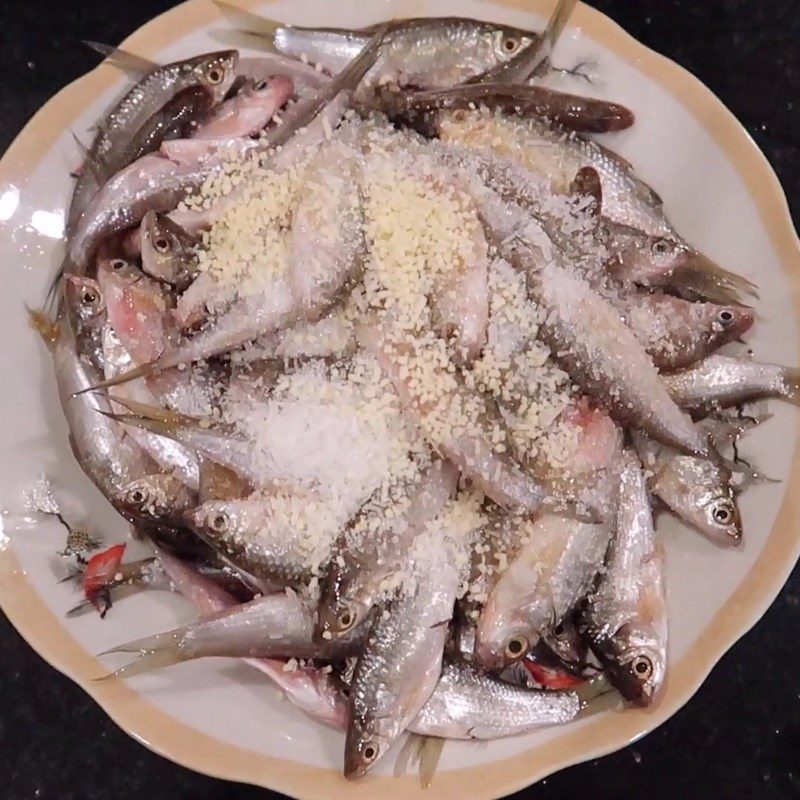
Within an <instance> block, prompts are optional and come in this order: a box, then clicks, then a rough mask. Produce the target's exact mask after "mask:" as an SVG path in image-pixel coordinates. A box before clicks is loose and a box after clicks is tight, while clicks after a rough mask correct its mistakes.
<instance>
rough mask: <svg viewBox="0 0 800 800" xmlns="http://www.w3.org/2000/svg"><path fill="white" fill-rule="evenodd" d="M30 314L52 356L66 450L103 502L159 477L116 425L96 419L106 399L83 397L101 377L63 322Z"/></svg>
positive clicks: (105, 408) (93, 394)
mask: <svg viewBox="0 0 800 800" xmlns="http://www.w3.org/2000/svg"><path fill="white" fill-rule="evenodd" d="M29 314H30V318H31V324H32V325H33V327H34V328H35V329H36V330H37V331H38V332H39V334H40V335H41V336H42V338H43V339H44V341H45V344H46V345H47V347H48V349H49V350H50V355H51V357H52V359H53V369H54V372H55V376H56V386H57V388H58V396H59V399H60V401H61V408H62V410H63V411H64V416H65V417H66V420H67V425H68V426H69V431H70V446H71V447H72V452H73V454H74V456H75V458H76V460H77V461H78V463H79V464H80V465H81V468H82V469H83V471H84V472H85V473H86V474H87V475H88V476H89V478H90V479H91V480H92V481H93V482H94V484H95V485H96V486H97V488H98V489H100V491H101V492H102V493H103V494H104V495H106V497H112V496H113V495H114V494H115V493H116V492H117V491H119V490H120V489H122V488H123V487H125V486H127V485H128V484H129V483H130V482H131V481H133V480H135V479H137V478H141V477H144V476H145V475H151V474H153V473H155V472H158V471H159V470H158V466H157V465H156V464H155V462H154V461H153V460H152V459H151V458H150V457H149V456H148V455H147V454H146V453H145V452H144V451H143V450H142V449H141V448H140V447H139V446H138V445H136V444H135V443H134V442H133V441H132V440H131V438H130V437H129V436H128V435H127V434H126V433H125V430H124V429H123V428H122V427H121V426H120V425H119V424H117V423H116V422H114V421H113V420H111V419H108V418H107V417H106V416H104V414H103V413H98V412H106V413H108V412H110V407H109V402H108V398H107V397H106V396H105V395H103V394H99V393H97V392H91V393H88V394H87V393H81V392H85V390H86V389H88V388H89V387H90V386H91V385H92V384H93V383H94V382H96V381H97V379H98V378H99V374H98V372H97V371H96V370H95V368H94V367H92V365H91V364H89V363H87V361H85V360H83V359H81V358H80V357H79V356H78V352H77V345H76V343H75V338H74V335H73V333H72V329H71V326H70V324H69V322H68V320H67V318H66V316H65V317H61V318H60V319H58V320H57V321H56V322H55V323H52V322H50V321H49V320H48V319H47V318H46V317H45V316H44V315H43V314H41V313H40V312H34V311H31V312H29ZM78 393H81V394H78ZM76 394H77V395H78V396H76Z"/></svg>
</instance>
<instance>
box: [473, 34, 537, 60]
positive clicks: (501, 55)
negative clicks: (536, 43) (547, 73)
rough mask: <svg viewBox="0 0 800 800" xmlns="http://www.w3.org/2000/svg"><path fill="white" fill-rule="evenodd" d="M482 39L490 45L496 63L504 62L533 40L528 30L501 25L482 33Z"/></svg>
mask: <svg viewBox="0 0 800 800" xmlns="http://www.w3.org/2000/svg"><path fill="white" fill-rule="evenodd" d="M484 41H485V42H486V43H487V44H488V45H489V47H491V52H492V55H493V56H494V58H495V59H496V61H497V63H498V64H505V63H506V62H508V61H511V59H512V58H514V56H515V55H517V53H519V52H520V51H521V50H524V49H525V48H526V47H527V46H528V45H529V44H530V43H531V42H532V41H533V37H532V36H531V34H530V33H529V32H528V31H523V30H520V29H519V28H511V27H506V26H502V27H500V28H496V29H494V30H491V31H487V32H486V33H484Z"/></svg>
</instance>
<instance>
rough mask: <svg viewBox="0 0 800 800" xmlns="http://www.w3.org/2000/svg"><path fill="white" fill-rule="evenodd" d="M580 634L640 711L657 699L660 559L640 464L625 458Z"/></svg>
mask: <svg viewBox="0 0 800 800" xmlns="http://www.w3.org/2000/svg"><path fill="white" fill-rule="evenodd" d="M580 625H581V628H582V630H583V632H584V634H585V635H586V636H587V637H588V639H589V641H590V643H591V646H592V649H593V650H594V651H595V653H596V654H597V656H598V658H600V660H601V662H602V663H603V665H604V666H605V668H606V670H607V673H608V677H609V680H610V681H611V682H612V683H613V684H614V686H615V687H616V688H617V689H618V690H619V691H620V693H621V694H622V695H623V697H625V699H626V700H629V701H630V702H632V703H635V704H636V705H640V706H648V705H650V704H652V703H653V702H654V701H655V700H656V699H657V697H658V696H659V694H660V692H661V690H662V688H663V685H664V679H665V676H666V670H667V609H666V600H665V586H664V556H663V552H662V550H661V548H660V546H659V544H658V543H657V541H656V537H655V531H654V529H653V517H652V513H651V511H650V500H649V496H648V492H647V487H646V485H645V479H644V473H643V471H642V468H641V464H640V463H639V459H638V458H637V457H636V455H635V453H633V452H632V451H630V450H629V451H627V452H626V455H625V466H624V467H623V470H622V474H621V479H620V491H619V504H618V512H617V520H616V532H615V535H614V537H613V538H612V542H611V547H610V549H609V554H608V558H607V561H606V568H605V571H604V572H603V573H601V576H600V578H599V580H598V585H597V589H596V591H595V592H594V594H592V595H590V597H589V599H588V601H587V603H586V606H585V608H584V609H583V610H582V612H581V622H580Z"/></svg>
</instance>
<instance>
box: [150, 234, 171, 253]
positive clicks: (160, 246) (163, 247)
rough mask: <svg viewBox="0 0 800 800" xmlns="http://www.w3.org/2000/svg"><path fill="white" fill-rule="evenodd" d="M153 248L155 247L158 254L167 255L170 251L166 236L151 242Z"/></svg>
mask: <svg viewBox="0 0 800 800" xmlns="http://www.w3.org/2000/svg"><path fill="white" fill-rule="evenodd" d="M153 247H155V249H156V250H158V252H159V253H168V252H169V251H170V250H171V249H172V247H171V245H170V242H169V239H167V237H166V236H159V237H158V238H157V239H156V240H155V241H154V242H153Z"/></svg>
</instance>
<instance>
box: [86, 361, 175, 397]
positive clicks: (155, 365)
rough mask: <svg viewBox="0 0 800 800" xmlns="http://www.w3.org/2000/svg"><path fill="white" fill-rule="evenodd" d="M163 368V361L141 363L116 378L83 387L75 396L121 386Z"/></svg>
mask: <svg viewBox="0 0 800 800" xmlns="http://www.w3.org/2000/svg"><path fill="white" fill-rule="evenodd" d="M161 368H162V365H161V363H160V362H159V361H158V360H156V361H150V362H148V363H147V364H141V365H139V366H138V367H133V369H129V370H126V371H125V372H121V373H120V374H119V375H117V376H116V377H114V378H109V379H108V380H105V381H100V382H99V383H96V384H94V386H89V387H87V388H86V389H81V391H79V392H75V394H74V395H73V397H77V396H78V395H81V394H86V393H87V392H96V391H98V390H100V389H109V388H111V387H112V386H119V385H120V384H122V383H128V381H132V380H135V379H136V378H147V377H149V376H150V375H153V374H155V373H156V372H159V371H160V370H161Z"/></svg>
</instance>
